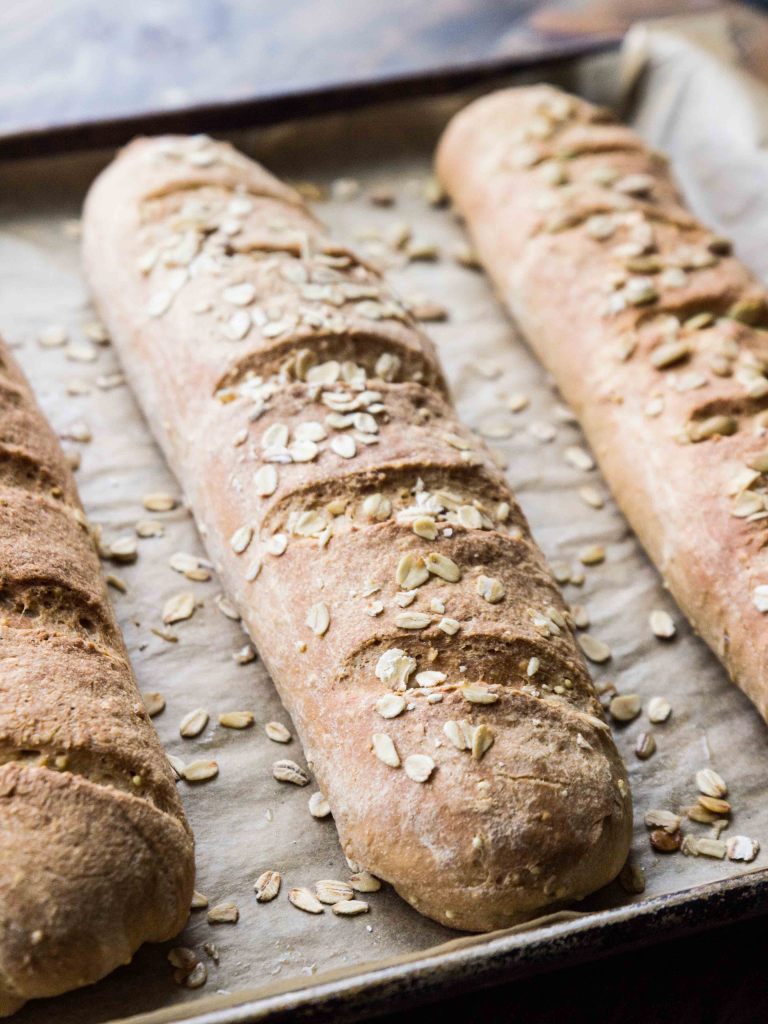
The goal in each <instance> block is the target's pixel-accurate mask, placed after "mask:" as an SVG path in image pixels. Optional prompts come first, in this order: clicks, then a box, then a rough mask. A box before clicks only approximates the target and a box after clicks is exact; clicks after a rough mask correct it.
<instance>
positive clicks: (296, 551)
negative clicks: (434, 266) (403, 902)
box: [84, 138, 631, 931]
mask: <svg viewBox="0 0 768 1024" xmlns="http://www.w3.org/2000/svg"><path fill="white" fill-rule="evenodd" d="M200 166H203V167H204V168H205V173H204V174H203V173H202V172H201V171H200ZM180 168H182V169H186V174H187V175H188V177H187V176H185V174H183V173H181V171H180ZM208 172H210V173H208ZM214 172H215V173H214ZM262 175H264V176H266V172H264V171H262V170H261V169H260V168H257V167H256V165H254V164H252V163H250V162H249V161H246V160H245V158H244V157H242V156H240V155H239V154H237V153H235V151H234V150H232V149H231V148H230V147H229V146H226V145H221V144H218V143H213V142H211V141H210V140H207V141H206V140H199V139H198V140H191V139H182V138H168V139H155V140H146V139H145V140H137V141H136V142H134V143H133V144H132V145H131V146H129V147H128V148H127V149H126V150H124V151H123V153H122V154H121V155H120V156H119V158H118V159H117V160H116V161H115V162H114V163H113V164H112V165H111V167H110V168H108V169H107V171H105V172H104V174H103V175H102V176H101V177H100V178H99V180H98V181H97V182H96V184H95V185H94V186H93V188H92V190H91V192H90V194H89V197H88V200H87V204H86V211H85V219H84V253H85V264H86V270H87V274H88V278H89V281H90V284H91V287H92V290H93V294H94V296H95V299H96V301H97V304H98V306H99V309H100V311H101V314H102V316H103V318H104V320H105V321H106V323H107V324H108V326H109V329H110V332H111V335H112V338H113V340H114V342H115V344H116V346H117V348H118V350H119V352H120V354H121V356H122V359H123V361H124V365H125V367H126V370H127V373H128V375H129V377H130V378H131V379H132V382H133V384H134V386H135V389H136V392H137V394H138V397H139V399H140V401H141V403H142V405H143V407H144V410H145V412H146V414H147V416H148V418H149V420H150V422H151V424H152V425H153V427H154V429H155V432H156V434H157V436H158V438H159V440H160V442H161V444H162V445H163V447H164V450H165V453H166V456H167V457H168V460H169V462H170V463H171V465H172V467H173V468H174V470H175V472H176V474H177V476H178V478H179V480H180V481H181V482H182V484H183V487H184V489H185V492H186V495H187V498H188V501H189V503H190V505H191V507H192V509H193V511H194V514H195V517H196V520H197V523H198V526H199V528H200V530H201V533H202V535H203V539H204V541H205V543H206V545H207V547H208V551H209V553H210V556H211V558H212V559H213V561H214V563H215V564H216V566H217V568H218V569H219V571H220V572H221V575H222V579H223V581H224V583H225V586H226V589H227V591H228V593H229V595H230V597H231V598H232V599H233V600H234V602H235V604H236V606H237V607H238V609H239V610H240V612H241V614H242V616H243V620H244V622H245V623H246V625H247V627H248V630H249V632H250V634H251V636H252V637H253V638H254V640H255V642H256V644H257V645H258V648H259V651H260V653H261V655H262V657H263V658H264V661H265V662H266V664H267V666H268V668H269V670H270V672H271V674H272V677H273V679H274V681H275V683H276V685H277V687H278V690H279V692H280V695H281V698H282V700H283V702H284V703H285V706H286V708H287V709H288V711H289V712H290V714H291V716H292V717H293V720H294V722H295V724H296V727H297V730H298V732H299V735H300V737H301V740H302V743H303V745H304V750H305V753H306V756H307V759H308V762H309V764H310V767H311V768H312V770H313V772H314V774H315V776H316V778H317V780H318V782H319V784H320V787H321V789H322V791H323V792H324V794H325V795H326V797H327V798H328V800H329V803H330V806H331V808H332V811H333V814H334V818H335V821H336V825H337V827H338V830H339V835H340V839H341V843H342V847H343V849H344V851H345V853H346V854H347V856H348V857H349V858H350V859H351V860H353V861H355V862H357V863H358V864H359V865H361V866H362V867H364V868H367V869H368V870H370V871H372V872H373V873H374V874H376V875H378V876H380V877H382V878H384V879H386V880H387V881H389V882H391V883H392V884H393V885H394V886H395V887H396V888H397V890H398V891H399V892H400V893H401V894H402V895H403V896H404V897H405V898H406V899H407V900H409V901H410V902H411V903H412V904H413V905H414V906H416V907H417V908H418V909H419V910H421V911H422V912H423V913H425V914H427V915H428V916H430V917H433V918H435V919H436V920H438V921H440V922H442V923H444V924H446V925H449V926H453V927H457V928H466V929H470V930H476V931H483V930H487V929H493V928H498V927H503V926H505V925H509V924H512V923H514V922H517V921H520V920H523V919H525V918H526V917H530V916H531V915H533V914H536V913H538V912H539V911H540V910H541V909H542V908H543V907H545V906H550V905H552V904H556V903H561V902H564V901H566V900H571V899H575V898H579V897H581V896H583V895H585V894H586V893H588V892H590V891H592V890H593V889H595V888H597V887H599V886H600V885H602V884H604V883H606V882H608V881H609V880H610V879H612V878H613V877H614V876H615V875H616V873H617V872H618V871H619V869H620V868H621V866H622V863H623V861H624V858H625V856H626V852H627V848H628V843H629V832H630V828H631V807H630V799H629V793H628V789H627V785H626V777H625V774H624V769H623V766H622V765H621V763H620V760H619V757H618V755H617V752H616V749H615V747H614V745H613V741H612V739H611V737H610V732H609V730H608V728H607V726H606V725H605V723H604V722H603V720H602V716H601V711H600V706H599V703H598V701H597V699H596V696H595V693H594V690H593V688H592V684H591V681H590V679H589V675H588V672H587V670H586V667H585V665H584V662H583V659H582V657H581V654H580V652H579V649H578V646H577V645H576V643H575V641H574V638H573V634H572V630H571V627H570V623H569V621H568V612H567V609H566V608H565V606H564V604H563V602H562V599H561V597H560V595H559V593H558V591H557V588H556V586H555V584H554V583H553V581H552V578H551V576H550V574H549V571H548V569H547V568H546V566H545V564H544V561H543V558H542V556H541V553H540V552H539V550H538V549H537V548H536V546H535V544H534V542H533V541H532V540H531V537H530V534H529V532H528V528H527V524H526V523H525V520H524V518H523V516H522V513H521V512H520V510H519V508H518V506H517V505H516V503H515V501H514V498H513V497H512V495H511V494H510V492H509V490H508V488H507V485H506V483H505V481H504V479H503V477H502V476H501V475H500V474H499V472H498V470H497V469H496V468H495V466H494V464H493V461H492V459H491V458H490V456H489V454H488V452H487V451H486V450H485V449H484V448H483V446H482V445H481V444H480V443H479V442H478V440H477V439H476V438H475V437H474V436H473V435H472V434H471V433H470V432H469V431H468V430H467V429H466V428H465V427H463V426H462V425H461V424H460V423H458V422H457V421H456V418H455V413H454V411H453V409H452V407H451V406H450V404H449V403H448V401H447V400H446V393H445V385H444V382H443V377H442V372H441V370H440V367H439V364H438V362H437V360H436V357H435V354H434V350H433V348H432V345H431V343H430V341H429V339H428V338H427V337H426V336H425V335H424V334H423V332H422V331H421V330H420V328H419V327H418V326H417V324H416V323H415V322H414V321H413V319H412V318H411V317H410V316H409V315H408V313H407V311H406V310H405V309H404V308H403V306H402V304H401V303H400V302H399V301H398V299H397V297H396V296H394V295H393V294H392V293H391V292H390V291H389V290H388V288H387V285H386V283H385V282H384V281H382V280H381V279H380V278H379V277H378V275H377V274H376V273H375V272H374V271H373V270H372V269H371V268H369V267H367V266H365V265H364V264H363V263H361V262H360V261H359V260H357V258H356V257H355V256H354V255H353V254H351V253H346V252H345V251H344V250H342V249H340V248H339V247H338V246H337V245H334V244H333V243H332V242H330V241H329V240H328V239H327V238H326V236H325V235H324V233H323V231H322V228H321V227H320V226H319V225H318V224H317V222H316V221H315V220H314V219H313V218H312V217H311V216H310V215H309V213H308V212H307V211H306V210H305V209H303V208H302V206H301V204H300V203H299V202H298V199H297V197H296V196H295V195H293V194H292V193H291V194H290V196H288V197H285V198H280V197H279V195H278V190H279V189H280V188H282V186H279V185H278V184H277V183H276V182H274V181H273V179H271V178H269V177H268V176H266V178H267V179H268V181H264V182H263V183H262V186H261V187H260V190H259V194H258V195H254V194H252V192H253V190H252V189H251V187H250V185H249V182H250V181H251V180H253V177H254V176H262ZM203 179H204V180H203ZM158 194H162V199H161V200H158V199H157V198H156V197H157V196H158ZM272 197H274V198H272ZM244 313H245V314H247V318H245V317H244V316H242V315H241V314H244ZM312 438H314V441H312V444H314V448H313V447H308V446H307V445H306V441H307V440H311V439H312ZM302 445H303V447H302ZM305 460H306V461H305ZM445 492H448V493H445ZM376 496H378V497H376ZM374 501H376V502H378V503H379V507H380V508H381V509H382V512H381V515H379V516H377V515H375V514H373V513H372V502H374ZM414 517H416V518H418V517H421V518H425V517H426V519H427V520H428V521H429V522H432V524H433V527H434V532H435V538H434V539H428V537H425V536H423V535H421V534H417V533H416V532H414V529H413V527H412V523H413V519H414ZM427 533H429V524H427ZM409 555H411V556H413V559H414V560H415V562H416V565H417V569H422V570H423V566H424V564H425V563H424V562H419V561H418V560H419V559H423V560H426V562H428V564H429V565H431V566H432V567H433V568H437V569H438V570H442V571H444V573H445V574H447V576H448V577H452V578H448V579H446V578H444V577H442V576H441V575H440V572H439V571H438V572H432V573H430V572H428V571H427V574H426V576H425V575H424V572H423V571H422V572H421V578H419V573H418V571H417V573H416V581H417V582H414V583H410V582H407V581H403V585H399V583H398V579H397V573H398V568H399V567H401V563H402V560H403V559H404V558H406V557H407V556H409ZM451 566H454V567H455V569H452V568H451ZM446 567H447V568H446ZM484 576H485V577H488V579H489V580H493V581H495V583H494V585H495V586H499V587H501V588H502V590H503V596H502V597H501V599H500V600H498V601H497V602H496V603H490V602H489V601H487V600H485V599H484V598H483V597H482V596H481V595H480V593H479V591H478V587H480V586H482V585H483V580H482V577H484ZM417 583H418V585H417ZM408 589H413V590H414V594H413V595H412V603H410V604H409V605H408V606H407V607H405V606H401V605H400V604H398V601H399V600H403V601H404V600H407V598H404V593H405V591H406V590H408ZM320 605H321V606H323V608H317V607H315V606H320ZM313 607H315V612H314V614H315V615H316V616H320V618H322V615H323V614H324V610H323V609H325V610H327V612H328V614H329V618H330V622H329V625H328V628H327V630H326V631H325V632H323V633H322V634H321V635H319V631H318V633H316V632H314V631H313V629H312V628H310V626H309V625H308V622H307V620H308V615H309V614H310V612H311V610H312V609H313ZM443 609H444V610H443ZM414 613H418V615H420V616H423V617H424V618H422V620H421V623H420V625H422V626H423V628H421V629H411V628H407V626H406V625H405V624H404V620H402V619H400V618H399V616H400V615H403V614H408V615H412V614H414ZM444 619H449V620H455V622H456V626H455V630H454V631H453V632H450V633H449V632H447V631H446V630H447V629H448V630H453V626H452V624H451V622H447V623H446V622H445V621H443V620H444ZM318 621H319V620H318ZM406 621H407V620H406ZM393 650H395V651H396V650H399V651H402V652H403V657H404V658H412V659H413V663H414V665H415V668H414V670H413V672H412V673H411V675H410V676H409V677H408V679H407V684H406V682H402V684H401V683H399V682H398V680H396V679H389V678H382V676H386V673H384V671H383V667H382V666H383V664H386V662H387V659H388V658H392V657H396V656H394V655H391V654H389V653H388V652H391V651H393ZM382 658H384V662H383V663H382ZM536 659H538V665H539V668H538V671H537V672H533V669H534V668H535V666H536V664H537V661H536ZM424 671H431V672H436V673H440V674H441V676H440V678H437V679H435V678H431V677H427V678H426V681H425V680H424V679H423V678H422V680H418V681H417V678H416V674H417V673H421V672H424ZM422 682H424V683H425V685H422ZM426 684H433V685H426ZM464 684H473V686H474V687H476V688H479V689H480V691H481V693H482V694H483V695H486V694H487V695H488V697H489V699H490V700H493V701H494V702H493V703H483V704H480V703H473V702H471V701H470V700H469V699H468V696H469V695H472V689H465V688H464ZM387 695H388V696H389V697H390V698H394V699H395V700H396V699H397V698H398V697H402V704H403V710H402V712H401V713H400V714H398V715H397V717H394V718H388V719H385V718H384V717H382V716H381V715H380V714H379V713H378V711H377V710H376V705H377V702H378V701H379V700H380V699H381V698H382V697H384V696H387ZM457 722H464V723H465V729H466V732H465V733H462V735H465V734H466V735H468V736H469V737H470V741H473V742H474V739H475V737H477V742H476V744H475V748H476V749H475V754H476V755H477V756H474V755H473V753H472V752H471V751H470V750H469V749H459V746H461V745H462V744H463V740H459V746H457V745H456V744H455V743H453V742H451V740H450V738H449V737H448V736H447V735H446V733H445V731H444V728H445V727H446V726H447V727H448V732H449V733H450V732H452V731H454V732H455V729H454V727H453V726H451V725H450V723H457ZM477 730H480V731H479V733H478V732H477ZM374 734H384V735H386V736H388V737H389V739H390V740H391V742H392V744H394V748H395V749H396V751H397V757H398V759H399V761H400V766H399V767H393V766H390V765H388V764H386V763H384V762H383V761H382V760H380V759H379V757H377V756H376V754H375V753H374V750H373V749H372V744H373V736H374ZM484 736H485V737H486V738H489V739H491V740H492V741H493V744H492V746H490V749H487V750H481V749H480V740H481V739H482V738H483V737H484ZM414 755H417V760H416V762H415V765H414V762H410V761H408V758H409V757H412V756H414ZM424 757H428V758H431V760H432V762H433V764H434V768H433V770H432V771H431V774H430V775H429V779H428V781H426V782H419V781H416V780H415V779H414V778H413V777H412V775H413V774H414V773H415V772H414V768H418V767H423V765H424V763H425V762H424V761H423V760H422V761H420V758H424ZM409 772H410V774H409Z"/></svg>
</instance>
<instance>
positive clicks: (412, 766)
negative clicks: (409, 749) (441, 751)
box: [403, 754, 435, 782]
mask: <svg viewBox="0 0 768 1024" xmlns="http://www.w3.org/2000/svg"><path fill="white" fill-rule="evenodd" d="M403 767H404V769H405V774H406V775H407V776H408V778H409V779H413V781H414V782H426V781H427V779H428V778H429V777H430V775H431V774H432V772H433V771H434V770H435V762H434V761H433V760H432V758H431V757H429V756H428V755H427V754H411V755H410V756H409V757H406V759H405V762H404V764H403Z"/></svg>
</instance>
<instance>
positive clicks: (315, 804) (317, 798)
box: [309, 790, 331, 818]
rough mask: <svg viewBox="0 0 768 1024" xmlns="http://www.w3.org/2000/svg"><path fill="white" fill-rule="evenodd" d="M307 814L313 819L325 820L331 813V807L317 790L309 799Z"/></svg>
mask: <svg viewBox="0 0 768 1024" xmlns="http://www.w3.org/2000/svg"><path fill="white" fill-rule="evenodd" d="M309 813H310V814H311V815H312V817H313V818H327V817H328V815H329V814H330V813H331V805H330V804H329V803H328V801H327V800H326V799H325V797H324V796H323V794H322V793H321V792H320V791H319V790H318V792H317V793H313V794H312V796H311V797H310V798H309Z"/></svg>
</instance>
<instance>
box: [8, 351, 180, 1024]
mask: <svg viewBox="0 0 768 1024" xmlns="http://www.w3.org/2000/svg"><path fill="white" fill-rule="evenodd" d="M193 878H194V858H193V843H192V836H191V833H190V830H189V826H188V825H187V822H186V820H185V818H184V813H183V811H182V808H181V803H180V801H179V798H178V795H177V793H176V787H175V783H174V779H173V773H172V771H171V768H170V765H169V763H168V760H167V758H166V757H165V755H164V753H163V751H162V749H161V747H160V744H159V741H158V739H157V736H156V734H155V731H154V729H153V728H152V725H151V723H150V721H149V717H148V715H147V712H146V710H145V709H144V705H143V704H142V701H141V697H140V695H139V692H138V690H137V688H136V683H135V681H134V678H133V673H132V671H131V667H130V664H129V662H128V657H127V654H126V651H125V647H124V645H123V641H122V638H121V635H120V631H119V628H118V625H117V623H116V621H115V617H114V614H113V612H112V609H111V607H110V604H109V600H108V598H107V594H106V588H105V585H104V581H103V577H102V574H101V567H100V565H99V560H98V557H97V555H96V551H95V548H94V544H93V541H92V538H91V535H90V533H89V530H88V526H87V523H86V521H85V516H84V514H83V510H82V508H81V506H80V502H79V500H78V497H77V491H76V488H75V484H74V480H73V478H72V474H71V472H70V470H69V467H68V466H67V464H66V461H65V458H64V454H63V452H62V451H61V448H60V446H59V443H58V441H57V439H56V437H55V435H54V434H53V433H52V431H51V429H50V427H49V426H48V424H47V422H46V421H45V418H44V417H43V414H42V413H41V412H40V410H39V409H38V407H37V405H36V404H35V401H34V399H33V397H32V394H31V392H30V389H29V386H28V384H27V382H26V381H25V379H24V377H23V375H22V373H21V371H20V370H19V368H18V366H17V365H16V364H15V362H14V360H13V359H12V357H11V355H10V352H9V351H8V349H7V348H6V347H5V346H4V345H3V344H2V342H0V1015H5V1014H9V1013H12V1012H13V1011H14V1010H16V1009H18V1007H19V1006H21V1004H22V1003H24V1002H25V1001H26V1000H27V999H32V998H35V997H40V996H51V995H56V994H58V993H60V992H65V991H67V990H68V989H71V988H76V987H77V986H79V985H87V984H89V983H91V982H93V981H96V980H98V979H99V978H101V977H103V976H104V975H105V974H107V973H108V972H109V971H111V970H113V969H114V968H115V967H117V966H119V965H120V964H124V963H127V962H128V961H129V960H130V959H131V956H132V955H133V953H134V952H135V951H136V949H137V948H138V946H139V945H140V944H141V943H142V942H145V941H151V942H159V941H161V940H164V939H169V938H171V937H172V936H173V935H175V934H176V932H178V931H179V929H180V928H181V927H182V926H183V924H184V922H185V920H186V918H187V915H188V913H189V904H190V898H191V894H192V883H193Z"/></svg>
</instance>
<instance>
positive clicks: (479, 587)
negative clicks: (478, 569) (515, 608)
mask: <svg viewBox="0 0 768 1024" xmlns="http://www.w3.org/2000/svg"><path fill="white" fill-rule="evenodd" d="M475 590H476V591H477V593H478V594H479V595H480V597H482V598H483V600H485V601H487V602H488V604H498V603H499V601H501V600H503V598H504V595H505V594H506V591H505V589H504V584H503V583H502V582H501V580H499V579H496V578H495V577H494V576H482V575H481V576H478V577H477V582H476V583H475Z"/></svg>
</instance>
